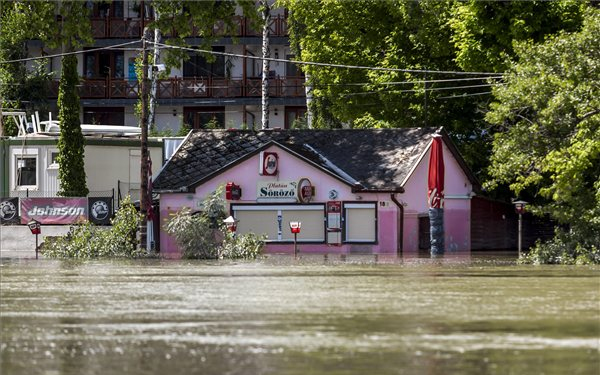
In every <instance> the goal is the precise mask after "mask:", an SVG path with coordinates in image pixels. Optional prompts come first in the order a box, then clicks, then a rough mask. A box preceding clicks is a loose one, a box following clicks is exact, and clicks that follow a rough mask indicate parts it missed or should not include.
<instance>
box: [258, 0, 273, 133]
mask: <svg viewBox="0 0 600 375" xmlns="http://www.w3.org/2000/svg"><path fill="white" fill-rule="evenodd" d="M260 5H261V7H262V19H263V32H262V57H263V61H262V62H263V70H262V91H261V94H262V128H263V129H268V128H269V70H270V63H269V60H267V59H268V58H270V57H271V51H270V48H269V21H270V19H271V9H270V7H269V2H268V0H261V1H260Z"/></svg>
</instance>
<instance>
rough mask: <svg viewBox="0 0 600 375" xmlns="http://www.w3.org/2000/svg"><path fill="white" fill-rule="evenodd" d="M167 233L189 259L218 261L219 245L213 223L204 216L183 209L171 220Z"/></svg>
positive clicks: (166, 227) (166, 229)
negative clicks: (212, 226)
mask: <svg viewBox="0 0 600 375" xmlns="http://www.w3.org/2000/svg"><path fill="white" fill-rule="evenodd" d="M165 231H166V232H167V233H168V234H169V235H171V236H173V237H174V238H175V242H177V246H179V248H180V249H181V251H182V257H184V258H188V259H216V258H217V247H218V246H219V243H218V241H217V239H216V233H215V230H214V229H213V228H211V221H210V220H209V218H208V216H206V215H204V214H196V215H194V214H192V212H191V210H190V209H189V208H188V207H184V208H182V209H181V210H180V211H179V212H177V213H176V214H175V216H174V217H173V218H172V219H171V220H169V222H168V223H167V224H166V226H165Z"/></svg>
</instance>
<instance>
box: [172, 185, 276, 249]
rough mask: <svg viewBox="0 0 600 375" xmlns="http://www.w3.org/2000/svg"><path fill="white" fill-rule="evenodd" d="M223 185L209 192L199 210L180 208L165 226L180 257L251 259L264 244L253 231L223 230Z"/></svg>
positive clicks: (262, 238)
mask: <svg viewBox="0 0 600 375" xmlns="http://www.w3.org/2000/svg"><path fill="white" fill-rule="evenodd" d="M222 197H223V187H222V186H221V187H219V188H218V189H217V190H216V191H214V192H213V193H212V194H209V195H208V196H207V197H206V198H205V199H204V202H203V211H202V212H198V213H192V212H191V210H190V209H189V208H188V207H184V208H182V209H181V210H180V211H179V212H177V213H176V214H175V216H174V217H173V218H172V219H171V220H170V221H169V222H168V223H167V224H166V225H165V231H166V232H167V233H168V234H169V235H171V236H173V237H174V238H175V242H176V243H177V246H179V248H180V249H181V251H182V257H184V258H189V259H223V258H228V259H236V258H242V259H254V258H256V257H257V256H258V255H260V253H261V252H262V249H263V247H264V240H265V238H264V237H263V236H257V235H255V234H254V233H248V234H243V235H233V233H231V232H230V231H228V230H227V228H226V226H225V224H224V223H223V219H225V216H226V212H225V201H224V200H223V198H222Z"/></svg>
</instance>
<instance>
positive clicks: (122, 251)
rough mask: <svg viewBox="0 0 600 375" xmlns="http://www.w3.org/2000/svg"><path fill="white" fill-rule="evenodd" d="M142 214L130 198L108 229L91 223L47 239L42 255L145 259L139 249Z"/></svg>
mask: <svg viewBox="0 0 600 375" xmlns="http://www.w3.org/2000/svg"><path fill="white" fill-rule="evenodd" d="M140 219H141V217H140V214H139V213H138V212H137V210H136V209H135V207H134V205H133V204H132V203H131V200H130V199H129V198H126V199H124V200H123V202H122V204H121V208H120V209H119V210H118V211H117V212H116V214H115V217H114V218H113V219H112V220H111V224H112V226H111V227H109V228H106V227H99V226H96V225H94V224H92V223H89V222H88V223H85V224H81V225H76V226H73V227H72V228H71V230H70V231H69V233H68V234H67V235H65V236H60V237H56V238H47V237H46V238H45V239H44V247H43V251H42V253H43V254H44V256H47V257H49V258H99V257H120V258H139V257H143V256H146V255H147V253H146V252H145V251H144V250H140V249H138V247H137V241H136V232H137V228H138V225H139V222H140Z"/></svg>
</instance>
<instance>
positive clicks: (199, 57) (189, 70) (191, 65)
mask: <svg viewBox="0 0 600 375" xmlns="http://www.w3.org/2000/svg"><path fill="white" fill-rule="evenodd" d="M212 50H213V51H214V52H225V47H224V46H213V47H212ZM213 57H214V60H212V62H209V61H207V59H206V57H205V56H204V55H203V54H202V53H200V52H198V53H196V52H193V53H190V54H189V59H188V60H186V61H185V62H184V63H183V77H184V78H192V77H217V78H223V77H225V56H223V55H213Z"/></svg>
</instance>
